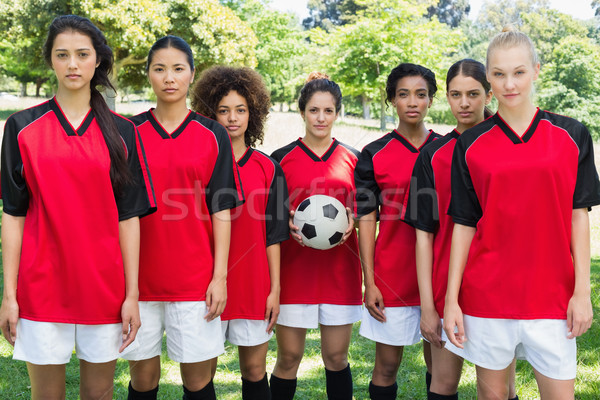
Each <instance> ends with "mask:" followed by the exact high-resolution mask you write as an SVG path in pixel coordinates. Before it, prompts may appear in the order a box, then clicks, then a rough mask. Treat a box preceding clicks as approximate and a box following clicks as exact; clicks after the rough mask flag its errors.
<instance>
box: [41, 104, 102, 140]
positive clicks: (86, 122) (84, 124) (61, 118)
mask: <svg viewBox="0 0 600 400" xmlns="http://www.w3.org/2000/svg"><path fill="white" fill-rule="evenodd" d="M50 109H52V111H54V115H56V118H58V122H60V125H61V126H62V128H63V129H64V131H65V133H66V134H67V136H82V135H83V134H84V133H85V131H86V130H87V128H89V126H90V124H91V123H92V121H93V120H94V112H93V111H92V109H91V108H90V110H89V111H88V113H87V114H86V115H85V117H84V118H83V121H81V124H80V125H79V128H77V129H75V128H74V127H73V125H71V123H70V122H69V120H68V119H67V117H66V116H65V113H64V112H63V110H62V109H61V108H60V105H59V104H58V102H57V101H56V97H53V98H51V99H50Z"/></svg>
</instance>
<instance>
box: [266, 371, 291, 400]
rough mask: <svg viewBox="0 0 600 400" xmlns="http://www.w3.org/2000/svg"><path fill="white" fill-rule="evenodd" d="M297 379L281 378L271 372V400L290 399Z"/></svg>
mask: <svg viewBox="0 0 600 400" xmlns="http://www.w3.org/2000/svg"><path fill="white" fill-rule="evenodd" d="M297 382H298V379H282V378H278V377H276V376H275V375H273V374H271V382H270V383H271V397H272V399H273V400H292V399H293V398H294V393H296V383H297Z"/></svg>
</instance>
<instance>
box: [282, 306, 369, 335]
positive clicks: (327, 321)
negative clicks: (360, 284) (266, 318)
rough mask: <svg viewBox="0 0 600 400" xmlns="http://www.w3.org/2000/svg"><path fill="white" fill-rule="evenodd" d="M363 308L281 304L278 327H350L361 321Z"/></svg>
mask: <svg viewBox="0 0 600 400" xmlns="http://www.w3.org/2000/svg"><path fill="white" fill-rule="evenodd" d="M361 309H362V306H346V305H339V304H281V305H280V306H279V319H277V324H278V325H283V326H289V327H292V328H306V329H315V328H318V327H319V324H321V325H331V326H338V325H348V324H353V323H355V322H356V321H360V315H361Z"/></svg>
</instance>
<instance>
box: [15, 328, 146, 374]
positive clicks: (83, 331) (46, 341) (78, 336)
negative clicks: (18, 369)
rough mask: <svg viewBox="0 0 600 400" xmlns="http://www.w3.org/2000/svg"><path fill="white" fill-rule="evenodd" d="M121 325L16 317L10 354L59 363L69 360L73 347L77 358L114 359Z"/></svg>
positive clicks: (33, 361)
mask: <svg viewBox="0 0 600 400" xmlns="http://www.w3.org/2000/svg"><path fill="white" fill-rule="evenodd" d="M121 327H122V324H121V323H118V324H101V325H82V324H64V323H56V322H42V321H32V320H29V319H25V318H19V320H18V322H17V340H16V341H15V350H14V353H13V358H14V359H15V360H21V361H26V362H29V363H32V364H37V365H62V364H67V363H68V362H69V361H70V360H71V356H72V354H73V348H75V354H76V356H77V358H79V359H80V360H85V361H87V362H90V363H106V362H109V361H113V360H116V359H117V358H119V356H120V353H119V347H121V344H122V343H123V337H122V332H121V331H122V329H121ZM134 343H135V342H134ZM132 346H134V347H135V345H134V344H133V343H132V344H131V345H129V347H132ZM129 347H128V348H129ZM126 350H127V349H126Z"/></svg>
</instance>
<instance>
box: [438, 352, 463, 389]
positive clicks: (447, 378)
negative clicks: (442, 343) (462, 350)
mask: <svg viewBox="0 0 600 400" xmlns="http://www.w3.org/2000/svg"><path fill="white" fill-rule="evenodd" d="M431 363H432V371H431V375H432V379H431V391H432V392H434V393H438V394H454V393H456V391H457V390H458V384H459V382H460V376H461V373H462V367H463V359H462V358H461V357H459V356H457V355H456V354H454V353H452V352H450V351H448V350H447V349H446V348H444V347H442V348H441V349H440V348H437V347H435V346H431Z"/></svg>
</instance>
